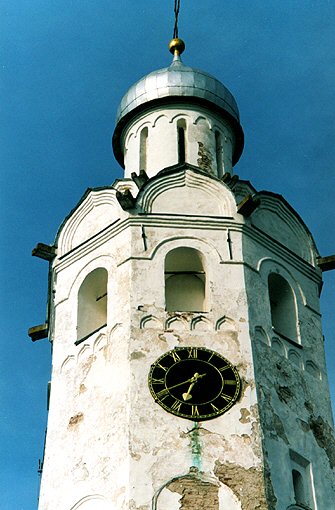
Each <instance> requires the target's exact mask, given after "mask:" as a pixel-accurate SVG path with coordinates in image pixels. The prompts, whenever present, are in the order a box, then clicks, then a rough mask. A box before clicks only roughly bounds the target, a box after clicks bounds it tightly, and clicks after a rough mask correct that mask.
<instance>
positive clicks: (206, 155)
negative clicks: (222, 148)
mask: <svg viewBox="0 0 335 510" xmlns="http://www.w3.org/2000/svg"><path fill="white" fill-rule="evenodd" d="M198 147H199V148H198V156H199V158H198V160H197V162H198V166H199V167H200V168H202V169H203V170H207V172H209V173H213V169H212V159H213V158H212V154H211V152H210V151H209V150H208V149H207V148H206V147H205V146H204V144H203V143H202V142H198Z"/></svg>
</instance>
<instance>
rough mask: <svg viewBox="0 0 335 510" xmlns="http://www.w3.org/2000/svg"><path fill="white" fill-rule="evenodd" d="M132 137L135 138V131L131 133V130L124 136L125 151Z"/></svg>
mask: <svg viewBox="0 0 335 510" xmlns="http://www.w3.org/2000/svg"><path fill="white" fill-rule="evenodd" d="M132 138H135V133H133V131H131V132H130V133H128V135H127V137H126V141H125V144H124V148H125V150H126V151H127V150H128V147H129V144H130V142H131V139H132Z"/></svg>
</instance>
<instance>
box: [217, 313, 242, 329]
mask: <svg viewBox="0 0 335 510" xmlns="http://www.w3.org/2000/svg"><path fill="white" fill-rule="evenodd" d="M215 329H216V331H234V332H235V331H237V327H236V322H235V321H234V320H233V319H231V318H230V317H227V316H226V315H223V316H222V317H220V319H218V320H217V321H216V324H215Z"/></svg>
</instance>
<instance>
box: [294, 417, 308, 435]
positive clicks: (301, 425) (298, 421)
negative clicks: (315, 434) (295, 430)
mask: <svg viewBox="0 0 335 510" xmlns="http://www.w3.org/2000/svg"><path fill="white" fill-rule="evenodd" d="M297 423H298V425H300V427H301V429H302V430H303V431H304V432H309V431H310V430H311V428H310V426H309V424H308V423H307V422H305V421H304V420H301V419H300V418H297Z"/></svg>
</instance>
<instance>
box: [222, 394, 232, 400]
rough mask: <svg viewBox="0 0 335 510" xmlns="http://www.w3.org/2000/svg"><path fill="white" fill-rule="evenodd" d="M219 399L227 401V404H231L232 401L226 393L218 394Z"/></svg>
mask: <svg viewBox="0 0 335 510" xmlns="http://www.w3.org/2000/svg"><path fill="white" fill-rule="evenodd" d="M220 397H221V398H224V399H225V400H227V401H228V402H231V401H232V400H233V397H231V396H230V395H227V394H226V393H221V394H220Z"/></svg>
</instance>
